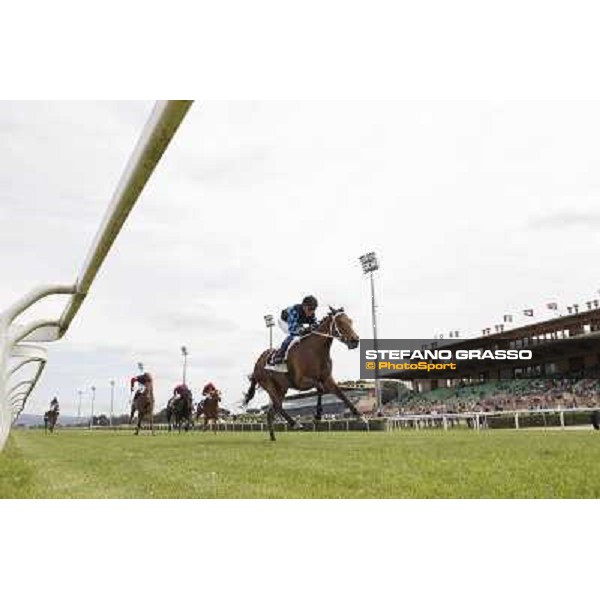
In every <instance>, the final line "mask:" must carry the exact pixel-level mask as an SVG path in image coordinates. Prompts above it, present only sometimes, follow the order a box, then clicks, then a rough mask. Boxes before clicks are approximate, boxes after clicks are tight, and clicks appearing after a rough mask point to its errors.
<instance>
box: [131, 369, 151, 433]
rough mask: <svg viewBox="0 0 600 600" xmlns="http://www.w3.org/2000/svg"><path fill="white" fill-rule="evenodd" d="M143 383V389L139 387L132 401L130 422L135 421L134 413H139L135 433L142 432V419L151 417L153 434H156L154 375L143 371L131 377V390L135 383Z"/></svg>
mask: <svg viewBox="0 0 600 600" xmlns="http://www.w3.org/2000/svg"><path fill="white" fill-rule="evenodd" d="M136 382H137V383H141V384H142V389H138V390H137V391H136V393H135V395H134V397H133V400H132V401H131V416H130V417H129V424H130V425H131V423H132V422H133V415H134V414H135V413H136V411H137V414H138V418H137V427H136V429H135V435H138V434H139V433H140V429H141V427H142V420H143V419H144V418H149V420H150V429H151V431H152V435H154V388H153V384H152V375H150V373H142V374H141V375H138V376H137V377H133V378H132V379H131V390H132V391H133V386H134V385H135V383H136Z"/></svg>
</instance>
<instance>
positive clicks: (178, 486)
mask: <svg viewBox="0 0 600 600" xmlns="http://www.w3.org/2000/svg"><path fill="white" fill-rule="evenodd" d="M598 497H600V436H599V435H598V434H597V433H596V432H594V431H591V430H589V431H588V430H586V431H581V430H580V431H560V430H557V431H523V430H521V431H498V430H496V431H482V432H479V433H478V432H474V431H465V430H454V431H447V432H444V431H440V430H438V431H399V432H372V433H362V432H355V433H353V432H350V433H346V432H339V433H307V432H290V433H279V435H278V440H277V442H275V443H272V442H269V441H268V440H267V437H266V434H263V433H219V434H217V435H213V434H211V433H200V432H192V433H187V434H183V433H182V434H176V433H172V434H167V433H160V434H157V435H155V436H154V437H152V436H150V435H149V434H148V433H146V432H144V433H143V434H142V435H140V436H139V437H135V436H133V435H132V434H131V433H130V432H99V431H95V432H88V431H69V430H59V431H58V432H57V433H55V434H54V435H45V434H44V432H43V431H13V432H12V433H11V435H10V437H9V440H8V443H7V446H6V447H5V449H4V452H2V453H0V498H598Z"/></svg>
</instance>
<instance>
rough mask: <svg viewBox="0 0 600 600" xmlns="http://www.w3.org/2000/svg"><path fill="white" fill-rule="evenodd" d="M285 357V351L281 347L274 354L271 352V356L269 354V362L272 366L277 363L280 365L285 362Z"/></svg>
mask: <svg viewBox="0 0 600 600" xmlns="http://www.w3.org/2000/svg"><path fill="white" fill-rule="evenodd" d="M284 357H285V354H284V352H283V351H282V349H281V348H279V349H277V350H275V352H273V354H271V356H269V361H268V362H269V364H270V365H272V366H275V365H279V364H281V363H282V362H283V359H284Z"/></svg>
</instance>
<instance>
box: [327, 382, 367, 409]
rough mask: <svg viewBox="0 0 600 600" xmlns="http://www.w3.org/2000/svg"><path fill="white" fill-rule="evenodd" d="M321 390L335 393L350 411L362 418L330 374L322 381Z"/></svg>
mask: <svg viewBox="0 0 600 600" xmlns="http://www.w3.org/2000/svg"><path fill="white" fill-rule="evenodd" d="M323 390H324V391H325V392H329V393H330V394H335V395H336V396H337V397H338V398H339V399H340V400H341V401H342V402H343V403H344V404H345V405H346V407H347V408H349V409H350V412H351V413H352V414H353V415H354V416H355V417H356V418H357V419H362V415H361V414H360V413H359V412H358V410H357V409H356V406H354V404H352V402H350V400H349V399H348V397H347V396H346V394H344V392H342V390H340V388H339V386H338V384H337V383H336V382H335V380H334V379H333V377H331V375H330V376H329V377H328V378H327V379H326V380H325V381H324V382H323Z"/></svg>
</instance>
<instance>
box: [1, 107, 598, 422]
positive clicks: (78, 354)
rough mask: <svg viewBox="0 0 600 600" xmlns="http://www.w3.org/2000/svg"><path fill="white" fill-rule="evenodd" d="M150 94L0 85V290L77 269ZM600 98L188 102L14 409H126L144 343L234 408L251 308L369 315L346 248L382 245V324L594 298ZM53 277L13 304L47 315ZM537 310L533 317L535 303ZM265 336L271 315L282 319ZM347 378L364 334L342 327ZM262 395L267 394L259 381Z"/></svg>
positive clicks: (145, 351)
mask: <svg viewBox="0 0 600 600" xmlns="http://www.w3.org/2000/svg"><path fill="white" fill-rule="evenodd" d="M152 106H153V102H151V101H148V102H89V101H88V102H42V101H30V102H9V101H2V102H0V226H1V227H0V232H1V233H0V267H1V271H2V273H3V277H2V278H0V303H1V306H3V307H5V306H7V305H9V304H10V303H11V302H13V301H15V300H16V299H17V298H19V297H20V296H22V295H23V294H25V293H26V292H27V291H28V290H29V289H30V288H32V287H34V286H36V285H39V284H45V283H64V284H71V283H74V281H75V280H76V278H77V275H78V273H79V270H80V268H81V266H82V264H83V261H84V258H85V255H86V254H87V251H88V249H89V247H90V244H91V242H92V239H93V237H94V235H95V233H96V231H97V229H98V227H99V224H100V221H101V219H102V217H103V215H104V213H105V211H106V209H107V207H108V205H109V202H110V199H111V197H112V193H113V191H114V189H115V188H116V186H117V183H118V181H119V178H120V176H121V173H122V172H123V170H124V168H125V164H126V162H127V160H128V158H129V156H130V154H131V152H132V150H133V148H134V146H135V143H136V141H137V139H138V136H139V134H140V132H141V130H142V128H143V126H144V123H145V122H146V119H147V118H148V116H149V114H150V111H151V109H152ZM599 138H600V114H599V113H598V111H597V107H596V106H594V104H593V103H591V102H590V103H586V102H571V103H569V102H533V101H530V102H516V101H514V102H499V101H498V102H459V101H454V102H450V101H446V102H418V101H411V102H408V101H405V102H391V101H390V102H379V103H376V102H372V103H367V102H334V101H331V102H283V101H282V102H276V101H267V102H259V101H257V102H246V101H232V102H220V101H202V100H198V101H196V102H195V103H194V104H193V105H192V107H191V109H190V111H189V113H188V115H187V116H186V118H185V119H184V121H183V123H182V125H181V127H180V129H179V131H178V132H177V134H176V136H175V138H174V139H173V141H172V143H171V144H170V146H169V147H168V149H167V151H166V153H165V155H164V156H163V158H162V160H161V162H160V163H159V165H158V167H157V169H156V170H155V172H154V174H153V175H152V177H151V179H150V180H149V182H148V184H147V186H146V188H145V190H144V191H143V193H142V195H141V196H140V198H139V200H138V202H137V204H136V206H135V207H134V209H133V211H132V212H131V214H130V216H129V218H128V220H127V222H126V223H125V226H124V227H123V229H122V231H121V233H120V235H119V237H118V238H117V241H116V242H115V244H114V246H113V248H112V249H111V252H110V253H109V255H108V257H107V259H106V260H105V262H104V264H103V266H102V268H101V270H100V272H99V274H98V276H97V278H96V280H95V282H94V284H93V285H92V288H91V290H90V293H89V295H88V297H87V298H86V300H85V302H84V303H83V306H82V308H81V310H80V311H79V313H78V314H77V316H76V318H75V319H74V321H73V323H72V324H71V328H70V329H69V331H68V333H67V335H66V336H65V337H64V338H63V339H62V340H60V341H58V342H55V343H52V344H49V345H48V346H47V348H48V353H49V360H48V364H47V366H46V369H45V372H44V374H43V376H42V379H41V380H40V382H39V384H38V386H37V387H36V389H35V390H34V392H33V393H32V395H31V396H30V399H29V402H28V405H27V407H26V410H25V412H28V413H41V412H43V411H44V410H46V409H47V406H48V403H49V402H50V400H51V398H52V397H53V396H54V395H57V396H58V397H59V399H60V401H61V409H62V412H63V414H76V413H77V410H78V393H77V392H78V390H81V391H82V392H83V393H82V407H81V412H82V414H83V415H86V414H89V411H90V408H91V407H90V400H91V392H90V390H91V386H95V387H96V390H97V391H96V404H95V408H94V412H95V413H96V414H99V413H101V412H105V413H107V412H108V410H109V401H110V385H109V381H110V380H111V379H113V380H115V382H116V388H115V389H116V396H115V412H116V413H122V412H126V411H127V409H128V393H127V384H128V380H129V377H131V376H132V375H134V374H135V373H136V370H137V369H136V364H137V362H142V363H143V364H144V366H145V368H146V370H148V371H150V372H151V373H152V374H153V375H154V378H155V382H156V383H155V390H156V399H157V408H161V407H162V406H164V404H166V402H167V400H168V398H169V395H170V392H171V390H172V388H173V387H174V386H175V385H176V384H177V383H179V382H180V380H181V376H182V357H181V351H180V348H181V346H182V345H185V346H187V348H188V350H189V357H188V372H187V374H188V381H189V383H190V384H191V386H192V389H193V391H194V392H195V394H196V396H197V397H198V396H199V393H200V389H201V388H202V386H203V385H204V384H205V383H206V382H208V381H213V382H214V383H215V384H216V385H217V387H219V388H220V389H221V390H222V392H223V399H224V404H225V406H226V407H228V408H233V409H236V408H237V407H239V404H240V401H241V398H242V394H243V392H244V391H245V389H246V388H247V385H248V381H247V375H248V374H249V373H250V372H251V371H252V368H253V364H254V362H255V360H256V358H257V357H258V355H259V354H260V352H261V351H262V350H263V349H264V348H265V347H266V346H267V345H268V330H267V329H266V327H265V324H264V320H263V316H264V315H266V314H278V313H279V311H280V310H281V309H282V308H285V307H286V306H289V305H291V304H294V303H297V302H299V301H300V300H301V299H302V297H303V296H305V295H306V294H313V295H315V296H316V297H317V298H318V299H319V302H320V307H319V309H318V311H317V313H318V315H319V316H323V315H324V314H325V312H326V308H327V306H328V305H332V306H335V307H339V306H343V307H345V309H346V311H347V313H348V315H349V316H350V317H351V318H352V319H353V321H354V326H355V329H356V331H357V333H358V334H359V335H361V336H362V337H370V336H371V332H372V329H371V304H370V302H371V296H370V287H369V284H368V280H367V279H366V278H365V276H364V275H363V274H362V272H361V268H360V263H359V260H358V257H359V256H360V255H361V254H363V253H365V252H368V251H375V252H376V253H377V255H378V257H379V260H380V265H381V268H380V270H379V271H378V272H377V274H376V278H375V279H376V280H375V287H376V296H377V303H378V330H379V331H378V333H379V337H381V338H430V337H434V336H435V335H439V334H444V336H445V337H446V336H447V333H448V332H449V331H451V330H452V331H453V330H459V331H460V332H461V336H463V337H466V336H469V335H474V334H479V333H481V330H482V329H483V328H486V327H492V328H493V326H494V325H495V324H497V323H501V322H502V316H503V315H504V314H512V315H513V316H514V322H513V326H519V325H521V324H523V323H525V322H528V320H527V318H526V317H524V316H523V315H522V311H523V310H524V309H528V308H533V309H534V311H535V317H534V320H541V319H545V318H549V317H551V316H553V313H550V312H549V311H547V310H545V308H544V307H545V304H546V303H547V302H550V301H553V302H558V304H559V307H560V310H561V312H565V307H566V305H567V304H572V303H574V302H579V303H580V305H583V303H584V302H585V301H586V300H591V299H594V298H598V297H599V296H598V294H599V290H600V277H599V276H597V275H596V274H595V269H594V265H595V260H594V258H595V257H596V256H597V255H598V252H599V250H600V240H599V239H598V236H595V235H594V234H595V229H596V227H597V226H598V224H599V223H600V209H598V208H597V202H596V196H597V195H598V192H599V191H600V147H598V144H597V140H598V139H599ZM64 304H65V298H54V299H47V300H44V301H43V302H41V303H39V305H37V306H36V307H35V308H34V309H32V310H30V311H28V312H27V313H26V315H24V320H23V321H22V322H26V321H27V320H29V319H32V318H40V317H44V318H46V317H47V318H54V317H57V316H58V315H59V314H60V312H61V310H62V307H63V306H64ZM530 321H531V319H529V322H530ZM274 338H275V342H276V343H279V342H280V341H281V340H282V339H283V333H282V332H280V331H278V330H277V329H276V330H275V331H274ZM332 357H333V361H334V376H335V377H336V378H337V379H338V380H345V379H356V378H358V376H359V370H358V351H357V350H355V351H350V350H348V349H347V348H346V347H345V346H343V345H342V344H339V343H335V344H334V346H333V353H332ZM254 402H255V403H257V404H261V403H262V402H264V397H262V398H261V397H259V398H258V399H257V400H255V401H254Z"/></svg>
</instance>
